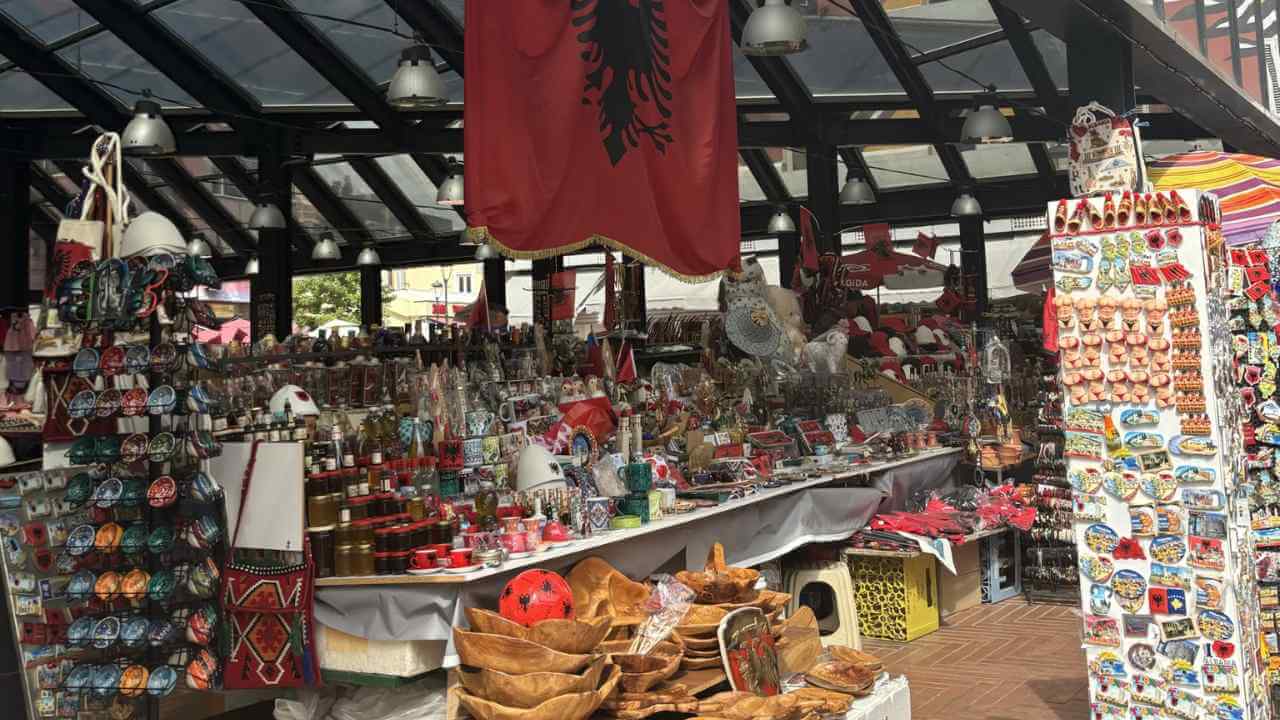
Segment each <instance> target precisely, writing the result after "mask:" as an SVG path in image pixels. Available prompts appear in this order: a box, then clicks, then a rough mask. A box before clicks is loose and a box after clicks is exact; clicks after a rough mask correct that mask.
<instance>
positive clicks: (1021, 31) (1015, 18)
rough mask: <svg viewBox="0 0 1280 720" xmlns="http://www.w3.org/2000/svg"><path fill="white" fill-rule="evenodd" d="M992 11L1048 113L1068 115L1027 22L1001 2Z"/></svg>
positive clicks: (994, 0)
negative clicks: (1064, 113) (1065, 113)
mask: <svg viewBox="0 0 1280 720" xmlns="http://www.w3.org/2000/svg"><path fill="white" fill-rule="evenodd" d="M991 9H992V11H994V12H995V14H996V20H998V21H1000V27H1001V28H1003V29H1004V32H1005V35H1007V36H1008V38H1009V46H1010V47H1011V48H1013V54H1014V56H1016V57H1017V58H1018V64H1020V65H1022V72H1024V73H1025V74H1026V76H1027V80H1029V81H1031V88H1032V89H1033V90H1035V91H1036V97H1037V98H1039V100H1040V104H1041V105H1042V106H1044V109H1045V112H1047V113H1049V114H1050V115H1052V116H1054V117H1061V115H1062V113H1063V112H1064V111H1065V105H1064V103H1063V102H1062V96H1061V94H1059V92H1058V83H1056V82H1054V80H1053V74H1052V73H1050V72H1049V65H1048V63H1046V62H1045V61H1044V55H1043V54H1042V53H1041V52H1040V48H1038V47H1036V41H1035V39H1034V38H1032V37H1031V31H1030V30H1029V29H1028V28H1027V24H1026V22H1025V21H1023V19H1022V16H1021V15H1019V14H1018V13H1016V12H1014V11H1012V10H1010V9H1009V8H1007V7H1005V6H1004V5H1003V4H1001V3H1000V2H999V0H991Z"/></svg>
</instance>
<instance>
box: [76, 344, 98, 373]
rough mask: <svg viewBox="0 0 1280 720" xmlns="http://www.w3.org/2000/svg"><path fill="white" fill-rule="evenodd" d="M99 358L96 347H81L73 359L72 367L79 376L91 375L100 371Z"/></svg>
mask: <svg viewBox="0 0 1280 720" xmlns="http://www.w3.org/2000/svg"><path fill="white" fill-rule="evenodd" d="M98 358H99V355H98V350H97V349H96V348H80V351H79V352H77V353H76V356H75V359H74V360H72V361H71V369H72V371H73V372H75V374H76V375H78V376H79V377H90V376H92V375H94V374H96V373H97V372H98Z"/></svg>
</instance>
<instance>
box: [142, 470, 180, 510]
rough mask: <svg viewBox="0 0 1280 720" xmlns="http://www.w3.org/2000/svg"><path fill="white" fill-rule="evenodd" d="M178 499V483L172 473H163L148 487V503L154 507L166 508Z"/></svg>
mask: <svg viewBox="0 0 1280 720" xmlns="http://www.w3.org/2000/svg"><path fill="white" fill-rule="evenodd" d="M177 500H178V483H177V482H175V481H174V479H173V477H172V476H170V475H161V476H160V477H158V478H156V479H155V480H152V481H151V487H149V488H147V504H148V505H150V506H151V507H153V508H165V507H169V506H170V505H172V504H173V503H174V502H176V501H177Z"/></svg>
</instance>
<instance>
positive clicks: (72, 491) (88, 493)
mask: <svg viewBox="0 0 1280 720" xmlns="http://www.w3.org/2000/svg"><path fill="white" fill-rule="evenodd" d="M92 496H93V476H91V475H90V474H89V473H78V474H77V475H75V476H74V477H72V478H71V480H70V482H68V483H67V495H66V497H67V502H69V503H71V504H72V505H74V506H76V507H79V506H81V505H83V504H85V503H87V502H89V498H90V497H92Z"/></svg>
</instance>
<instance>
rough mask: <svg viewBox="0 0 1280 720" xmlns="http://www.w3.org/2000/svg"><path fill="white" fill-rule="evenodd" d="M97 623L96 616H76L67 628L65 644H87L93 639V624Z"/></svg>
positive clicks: (76, 645) (77, 645) (79, 645)
mask: <svg viewBox="0 0 1280 720" xmlns="http://www.w3.org/2000/svg"><path fill="white" fill-rule="evenodd" d="M97 623H98V621H97V618H94V617H91V616H88V615H86V616H84V617H80V618H76V620H75V622H73V623H71V625H70V627H68V628H67V644H68V645H71V646H73V647H84V646H85V645H88V644H89V643H90V642H92V641H93V626H94V625H96V624H97Z"/></svg>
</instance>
